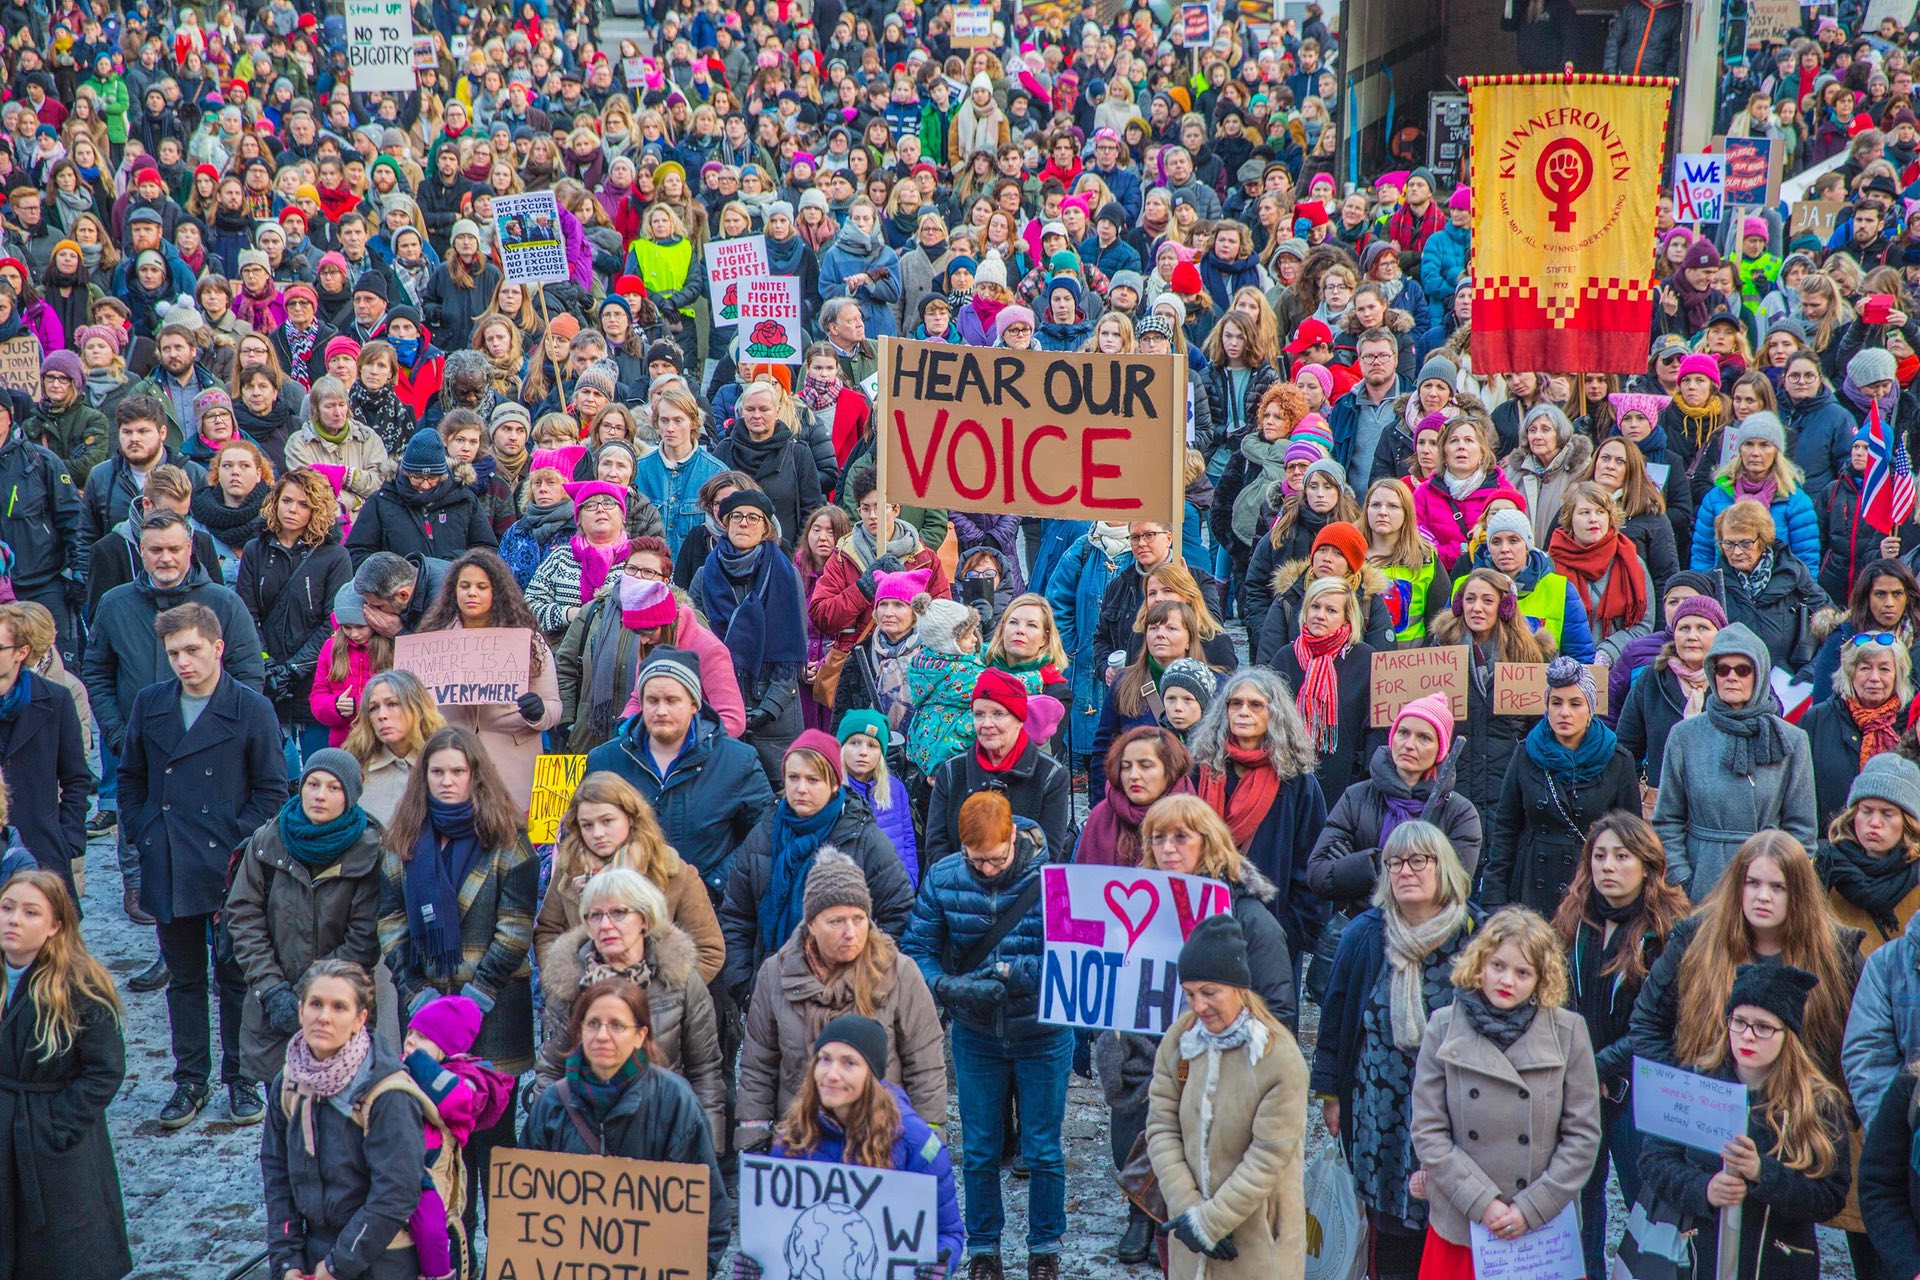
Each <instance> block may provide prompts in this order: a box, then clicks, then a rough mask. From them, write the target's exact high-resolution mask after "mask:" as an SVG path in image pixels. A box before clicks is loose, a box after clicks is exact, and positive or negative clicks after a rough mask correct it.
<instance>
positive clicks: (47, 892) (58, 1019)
mask: <svg viewBox="0 0 1920 1280" xmlns="http://www.w3.org/2000/svg"><path fill="white" fill-rule="evenodd" d="M21 885H25V886H27V887H29V888H32V889H35V890H38V891H39V893H40V896H41V897H43V898H45V899H46V900H47V906H48V907H49V908H50V909H51V910H52V912H53V919H54V923H55V924H56V925H57V926H58V927H57V928H55V929H54V931H53V933H52V934H51V935H50V936H49V937H48V938H47V942H46V945H45V946H43V947H41V948H40V954H39V956H38V957H37V958H36V961H35V963H34V966H33V970H32V973H31V975H30V976H29V977H28V978H27V998H28V999H29V1000H32V1001H33V1005H34V1008H35V1010H37V1012H36V1014H35V1016H34V1023H33V1048H34V1052H36V1053H38V1054H39V1055H40V1060H41V1061H42V1062H51V1061H52V1060H53V1059H55V1058H58V1057H60V1056H61V1055H63V1054H65V1053H66V1052H68V1051H69V1050H70V1049H72V1048H73V1042H74V1037H75V1036H76V1035H77V1034H78V1033H79V1031H80V1029H81V1026H82V1024H84V1022H85V1021H86V1012H87V1011H86V1006H87V1005H89V1004H97V1005H101V1006H103V1007H104V1008H106V1009H107V1011H108V1012H110V1013H112V1014H113V1019H114V1021H115V1022H116V1023H118V1022H123V1021H124V1020H125V1018H126V1008H125V1007H124V1006H123V1005H122V1004H121V1003H120V993H119V992H117V991H115V990H114V988H113V975H112V974H110V973H108V972H107V967H106V966H105V965H103V964H101V963H100V962H99V961H98V960H96V959H94V958H93V955H92V953H91V952H89V951H88V950H87V944H86V942H85V940H83V939H82V938H81V936H80V913H79V911H78V910H76V909H75V908H74V905H73V898H72V897H71V896H70V895H69V894H68V893H67V886H66V882H65V881H63V880H61V879H60V877H59V876H57V875H55V874H54V873H53V872H51V871H38V870H35V871H21V872H18V873H17V874H15V875H14V877H13V878H12V879H10V880H8V881H7V883H6V884H5V886H0V894H5V893H7V892H10V891H12V890H14V889H15V888H17V887H19V886H21ZM6 986H7V979H6V974H5V971H4V970H0V995H4V996H5V997H6V998H7V999H11V998H12V992H10V991H7V990H6Z"/></svg>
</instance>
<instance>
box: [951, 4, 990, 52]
mask: <svg viewBox="0 0 1920 1280" xmlns="http://www.w3.org/2000/svg"><path fill="white" fill-rule="evenodd" d="M993 12H994V11H993V6H992V5H988V4H957V5H955V6H953V38H952V40H951V41H950V42H949V43H951V44H952V45H953V46H954V47H955V48H957V49H983V48H985V49H990V48H992V47H993Z"/></svg>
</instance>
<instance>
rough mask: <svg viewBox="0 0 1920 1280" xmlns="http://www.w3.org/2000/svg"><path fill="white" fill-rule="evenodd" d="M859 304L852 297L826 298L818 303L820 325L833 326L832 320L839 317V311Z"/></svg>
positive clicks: (823, 327)
mask: <svg viewBox="0 0 1920 1280" xmlns="http://www.w3.org/2000/svg"><path fill="white" fill-rule="evenodd" d="M859 305H860V304H859V303H858V302H856V301H854V300H853V299H852V298H828V299H827V300H826V301H825V302H823V303H821V304H820V327H821V328H822V329H831V328H833V326H834V322H835V321H837V320H839V319H840V313H841V312H842V311H845V310H846V309H847V308H848V307H857V306H859Z"/></svg>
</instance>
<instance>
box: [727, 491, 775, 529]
mask: <svg viewBox="0 0 1920 1280" xmlns="http://www.w3.org/2000/svg"><path fill="white" fill-rule="evenodd" d="M748 507H752V508H753V509H754V510H755V511H758V512H759V513H760V514H761V515H763V516H765V517H766V518H767V523H768V524H772V523H773V500H772V499H770V498H768V497H767V495H766V494H764V493H762V492H760V490H758V489H735V490H734V491H733V492H732V493H730V494H728V495H727V496H726V497H725V498H723V499H722V500H721V502H720V523H722V524H725V523H726V522H727V517H728V516H731V515H732V514H733V513H734V512H736V511H742V510H745V509H746V508H748Z"/></svg>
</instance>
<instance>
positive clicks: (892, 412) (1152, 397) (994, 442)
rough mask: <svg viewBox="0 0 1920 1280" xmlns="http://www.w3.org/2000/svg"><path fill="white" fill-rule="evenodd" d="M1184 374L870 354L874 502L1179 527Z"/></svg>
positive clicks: (1127, 360)
mask: <svg viewBox="0 0 1920 1280" xmlns="http://www.w3.org/2000/svg"><path fill="white" fill-rule="evenodd" d="M1186 376H1187V371H1186V362H1185V361H1178V360H1175V358H1174V357H1172V356H1140V355H1135V356H1106V355H1095V354H1091V353H1088V352H1064V351H1009V350H1002V349H997V348H996V349H989V350H982V349H978V348H973V347H955V346H948V345H946V344H944V343H936V342H914V341H912V340H910V339H906V338H882V339H881V340H880V372H879V378H880V395H879V406H880V421H881V423H882V424H883V427H882V430H881V448H880V473H879V480H880V490H881V492H882V493H883V494H884V495H885V496H886V500H887V501H888V502H897V503H900V504H902V505H905V506H915V507H946V508H948V509H950V510H957V511H988V512H993V513H996V514H1011V515H1032V516H1052V517H1058V518H1060V519H1068V520H1108V521H1113V522H1116V523H1122V524H1124V523H1126V522H1128V521H1133V520H1152V521H1158V522H1161V523H1165V524H1168V525H1170V526H1171V527H1173V528H1176V529H1177V528H1179V527H1180V514H1181V509H1182V504H1183V502H1184V501H1185V488H1186V486H1185V478H1186V477H1185V461H1186V405H1187V391H1186Z"/></svg>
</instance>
